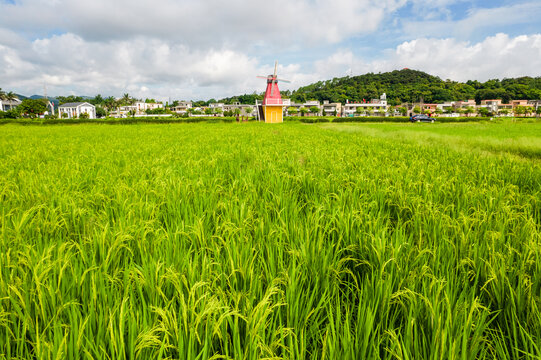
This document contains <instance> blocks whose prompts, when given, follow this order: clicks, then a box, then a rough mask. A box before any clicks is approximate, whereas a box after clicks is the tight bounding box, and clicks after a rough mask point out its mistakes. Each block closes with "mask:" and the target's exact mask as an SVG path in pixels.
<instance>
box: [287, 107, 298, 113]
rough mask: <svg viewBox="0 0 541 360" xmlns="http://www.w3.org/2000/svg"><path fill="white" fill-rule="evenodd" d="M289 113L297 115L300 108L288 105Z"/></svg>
mask: <svg viewBox="0 0 541 360" xmlns="http://www.w3.org/2000/svg"><path fill="white" fill-rule="evenodd" d="M287 113H288V114H291V115H295V114H297V113H298V110H297V108H296V107H294V106H291V107H288V108H287Z"/></svg>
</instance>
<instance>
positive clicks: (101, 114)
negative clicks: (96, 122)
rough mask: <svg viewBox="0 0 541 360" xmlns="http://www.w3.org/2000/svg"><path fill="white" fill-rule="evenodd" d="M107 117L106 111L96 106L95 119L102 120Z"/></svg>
mask: <svg viewBox="0 0 541 360" xmlns="http://www.w3.org/2000/svg"><path fill="white" fill-rule="evenodd" d="M106 116H107V111H105V109H104V108H102V107H101V106H96V117H98V118H102V117H106Z"/></svg>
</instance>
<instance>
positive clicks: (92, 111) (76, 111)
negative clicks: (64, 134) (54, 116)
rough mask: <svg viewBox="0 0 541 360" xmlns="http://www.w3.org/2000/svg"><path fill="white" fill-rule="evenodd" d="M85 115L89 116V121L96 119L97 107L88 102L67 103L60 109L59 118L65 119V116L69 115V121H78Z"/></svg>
mask: <svg viewBox="0 0 541 360" xmlns="http://www.w3.org/2000/svg"><path fill="white" fill-rule="evenodd" d="M85 113H86V114H88V118H89V119H95V118H96V107H95V106H94V105H92V104H89V103H87V102H75V103H67V104H64V105H60V106H59V107H58V116H59V117H64V114H67V117H68V119H76V118H79V117H80V116H81V114H85Z"/></svg>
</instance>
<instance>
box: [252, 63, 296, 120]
mask: <svg viewBox="0 0 541 360" xmlns="http://www.w3.org/2000/svg"><path fill="white" fill-rule="evenodd" d="M277 69H278V61H276V62H275V63H274V74H273V75H269V76H258V78H260V79H267V90H266V91H265V97H264V98H263V104H261V105H259V104H257V103H256V106H257V110H258V114H259V117H260V118H263V120H265V122H266V123H281V122H283V121H284V118H283V107H284V105H283V102H282V96H281V95H280V89H278V81H282V82H287V83H288V82H290V81H289V80H284V79H278V76H277V75H276V71H277Z"/></svg>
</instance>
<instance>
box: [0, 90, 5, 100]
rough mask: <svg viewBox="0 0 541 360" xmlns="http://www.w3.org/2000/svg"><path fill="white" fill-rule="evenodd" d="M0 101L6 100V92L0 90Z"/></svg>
mask: <svg viewBox="0 0 541 360" xmlns="http://www.w3.org/2000/svg"><path fill="white" fill-rule="evenodd" d="M0 100H6V92H5V91H3V90H2V88H0Z"/></svg>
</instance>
